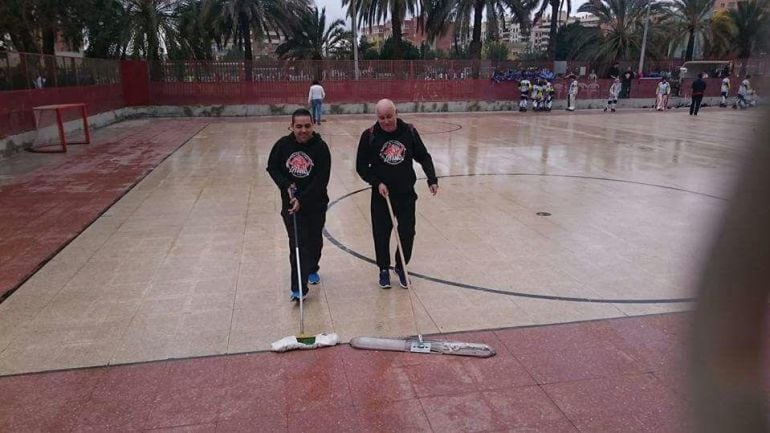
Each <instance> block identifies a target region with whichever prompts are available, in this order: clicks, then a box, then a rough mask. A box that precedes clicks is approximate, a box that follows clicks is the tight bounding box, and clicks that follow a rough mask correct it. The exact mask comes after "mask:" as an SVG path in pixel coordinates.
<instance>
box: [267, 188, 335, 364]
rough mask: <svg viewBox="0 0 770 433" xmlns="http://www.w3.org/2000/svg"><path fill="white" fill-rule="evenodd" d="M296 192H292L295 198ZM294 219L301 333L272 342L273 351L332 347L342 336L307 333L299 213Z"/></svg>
mask: <svg viewBox="0 0 770 433" xmlns="http://www.w3.org/2000/svg"><path fill="white" fill-rule="evenodd" d="M293 195H294V194H290V196H291V197H292V198H293ZM291 216H292V221H293V224H294V257H296V260H297V284H298V286H300V287H297V290H298V291H299V292H300V293H299V296H298V298H299V335H296V336H295V335H290V336H288V337H284V338H281V339H280V340H278V341H276V342H274V343H272V344H271V345H270V347H271V348H272V350H273V352H288V351H290V350H296V349H317V348H319V347H330V346H334V345H336V344H337V343H338V342H339V341H340V337H339V336H338V335H337V334H335V333H329V334H327V333H322V334H318V335H306V334H305V309H304V300H303V298H304V297H305V294H304V293H301V291H302V287H301V286H302V284H301V282H302V268H301V267H300V261H299V235H298V234H297V213H296V212H292V214H291Z"/></svg>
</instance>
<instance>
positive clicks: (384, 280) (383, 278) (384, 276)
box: [379, 269, 390, 289]
mask: <svg viewBox="0 0 770 433" xmlns="http://www.w3.org/2000/svg"><path fill="white" fill-rule="evenodd" d="M379 284H380V288H382V289H389V288H390V271H389V270H387V269H381V270H380V282H379Z"/></svg>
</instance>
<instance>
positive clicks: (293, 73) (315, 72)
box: [152, 59, 683, 83]
mask: <svg viewBox="0 0 770 433" xmlns="http://www.w3.org/2000/svg"><path fill="white" fill-rule="evenodd" d="M682 63H683V62H682V61H681V60H662V61H650V62H647V63H646V64H645V65H646V66H645V71H646V72H647V73H659V72H672V71H676V70H678V69H679V67H680V66H681V65H682ZM610 66H611V65H609V64H599V63H592V62H584V61H568V62H566V72H570V73H575V74H578V75H584V76H588V75H589V74H590V73H591V72H592V71H593V72H595V73H596V74H597V75H598V76H599V77H600V78H604V77H606V74H607V71H608V70H609V68H610ZM620 67H621V70H626V68H629V67H630V68H631V69H632V70H633V71H636V64H635V63H634V62H621V63H620ZM553 69H554V62H553V61H525V60H506V61H492V60H440V59H439V60H364V61H361V62H359V79H362V80H442V79H443V80H464V79H469V78H480V79H488V78H492V76H493V75H494V74H495V73H498V74H500V73H503V74H504V73H508V72H513V71H516V72H521V71H544V70H545V71H553ZM153 77H154V78H153V80H152V81H156V82H166V83H185V82H187V83H192V82H197V83H206V82H243V81H246V82H249V81H253V82H264V81H268V82H273V81H302V82H309V81H312V80H322V81H345V80H352V79H354V77H355V67H354V64H353V62H352V61H350V60H307V61H282V60H259V61H253V62H244V61H170V62H164V63H161V64H160V65H157V73H156V74H153Z"/></svg>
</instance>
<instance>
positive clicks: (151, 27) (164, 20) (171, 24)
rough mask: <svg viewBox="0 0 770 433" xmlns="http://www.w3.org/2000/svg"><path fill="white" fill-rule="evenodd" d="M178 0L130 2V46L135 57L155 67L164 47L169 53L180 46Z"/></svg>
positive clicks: (128, 18)
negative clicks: (177, 19)
mask: <svg viewBox="0 0 770 433" xmlns="http://www.w3.org/2000/svg"><path fill="white" fill-rule="evenodd" d="M176 5H177V0H127V1H126V2H125V14H126V17H127V20H128V28H127V29H126V32H127V43H128V46H129V48H130V52H131V53H132V54H133V55H134V56H141V57H145V58H146V59H147V60H148V62H149V63H150V64H151V65H152V64H153V63H154V62H157V61H159V60H160V54H161V52H160V51H161V44H162V45H164V46H166V48H167V49H168V48H169V47H172V46H174V45H176V44H177V43H178V40H177V36H178V32H177V28H176Z"/></svg>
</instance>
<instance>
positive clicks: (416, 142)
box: [356, 99, 438, 289]
mask: <svg viewBox="0 0 770 433" xmlns="http://www.w3.org/2000/svg"><path fill="white" fill-rule="evenodd" d="M375 111H376V114H377V123H375V124H374V125H373V126H372V127H371V128H367V129H366V130H365V131H364V132H363V133H362V134H361V140H360V141H359V142H358V155H357V157H356V171H357V172H358V175H359V176H361V178H362V179H363V180H364V181H366V182H367V183H368V184H369V185H371V186H372V200H371V211H372V235H373V236H374V251H375V255H376V257H377V266H378V267H379V269H380V273H379V286H380V287H381V288H383V289H389V288H390V234H391V232H392V230H393V224H392V222H391V220H390V215H389V213H388V205H387V203H386V202H385V197H386V196H387V197H390V202H391V204H392V205H393V212H394V213H395V215H396V219H398V235H399V237H400V238H401V245H402V246H403V247H404V259H405V260H406V263H407V264H409V258H410V257H411V256H412V245H413V244H414V234H415V232H414V225H415V217H414V214H415V202H416V201H417V193H416V192H415V190H414V184H415V183H416V182H417V175H416V174H415V172H414V167H413V165H412V161H417V162H419V163H420V165H421V166H422V169H423V171H424V172H425V176H426V177H427V178H428V189H429V190H430V192H431V194H433V195H436V193H437V192H438V179H437V178H436V170H435V168H434V167H433V159H432V158H431V156H430V154H429V153H428V150H427V149H426V148H425V144H424V143H423V142H422V140H421V139H420V135H419V134H418V133H417V130H416V129H415V128H414V126H412V125H410V124H408V123H406V122H404V121H403V120H401V119H399V118H398V115H397V113H396V106H395V105H394V104H393V101H391V100H389V99H382V100H380V101H379V102H377V106H376V110H375ZM394 270H395V271H396V274H397V275H398V279H399V283H400V284H401V287H403V288H406V287H407V281H406V275H405V274H404V271H403V267H402V266H401V258H400V257H399V254H398V251H397V252H396V266H395V269H394Z"/></svg>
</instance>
